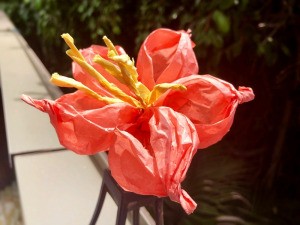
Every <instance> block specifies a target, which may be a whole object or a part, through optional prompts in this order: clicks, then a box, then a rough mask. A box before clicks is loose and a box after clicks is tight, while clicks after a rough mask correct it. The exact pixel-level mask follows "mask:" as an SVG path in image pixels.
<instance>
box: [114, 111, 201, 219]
mask: <svg viewBox="0 0 300 225" xmlns="http://www.w3.org/2000/svg"><path fill="white" fill-rule="evenodd" d="M151 110H152V113H153V115H152V116H151V118H150V120H149V136H150V139H149V144H148V145H147V146H148V148H145V147H144V146H143V145H142V143H141V142H140V141H139V140H138V139H137V138H136V137H134V136H132V135H131V134H130V133H128V132H125V131H120V130H116V134H117V137H116V140H115V141H114V143H113V144H112V146H111V148H110V150H109V165H110V169H111V171H112V176H113V177H114V178H115V179H116V181H117V182H118V183H119V184H120V185H121V186H122V187H123V188H124V189H125V190H128V191H132V192H135V193H138V194H144V195H156V196H159V197H161V196H169V197H170V198H171V200H173V201H176V202H179V203H180V204H181V205H182V207H183V209H184V210H185V211H186V212H187V213H188V214H190V213H192V212H193V211H194V209H195V208H196V206H197V205H196V203H195V202H194V201H193V200H192V199H191V197H190V196H189V195H188V194H187V193H186V192H185V191H184V190H182V188H181V182H182V181H183V180H184V178H185V176H186V172H187V170H188V168H189V166H190V163H191V160H192V158H193V156H194V154H195V153H196V151H197V146H198V142H199V140H198V135H197V132H196V130H195V127H194V125H193V124H192V123H191V121H190V120H189V119H188V118H187V117H185V116H184V115H182V114H180V113H177V112H175V111H173V110H172V109H170V108H167V107H157V108H152V109H151Z"/></svg>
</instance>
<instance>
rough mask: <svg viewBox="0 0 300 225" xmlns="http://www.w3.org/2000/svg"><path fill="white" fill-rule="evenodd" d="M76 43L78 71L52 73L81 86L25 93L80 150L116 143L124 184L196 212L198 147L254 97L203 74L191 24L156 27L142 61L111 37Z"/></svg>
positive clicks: (113, 154) (113, 166) (118, 175)
mask: <svg viewBox="0 0 300 225" xmlns="http://www.w3.org/2000/svg"><path fill="white" fill-rule="evenodd" d="M62 37H63V39H64V40H65V42H66V43H67V45H68V46H69V48H70V49H69V50H68V51H67V54H68V55H69V56H70V57H71V58H72V60H73V61H74V62H73V76H74V79H72V78H68V77H64V76H60V75H58V74H57V73H55V74H53V75H52V77H51V82H52V83H53V84H55V85H57V86H60V87H75V88H77V89H78V90H77V91H76V92H74V93H70V94H65V95H63V96H61V97H60V98H58V99H56V100H55V101H53V100H47V99H44V100H35V99H32V98H30V97H29V96H26V95H23V96H22V99H23V100H24V101H25V102H27V103H28V104H30V105H32V106H34V107H36V108H37V109H39V110H41V111H42V112H46V113H48V115H49V117H50V121H51V123H52V125H53V126H54V128H55V130H56V132H57V135H58V138H59V140H60V143H61V144H62V145H63V146H65V147H66V148H67V149H70V150H72V151H74V152H76V153H78V154H86V155H89V154H95V153H97V152H100V151H109V154H108V159H109V167H110V170H111V173H112V176H113V177H114V179H115V180H116V181H117V182H118V183H119V185H120V186H121V187H122V188H123V189H125V190H127V191H131V192H135V193H137V194H142V195H155V196H158V197H164V196H169V197H170V199H171V200H173V201H175V202H178V203H180V204H181V205H182V207H183V209H184V210H185V211H186V213H188V214H190V213H192V212H193V211H194V209H195V208H196V206H197V205H196V203H195V202H194V201H193V200H192V199H191V197H190V196H189V195H188V193H186V192H185V191H184V190H183V189H182V188H181V182H182V181H183V180H184V178H185V176H186V172H187V170H188V168H189V166H190V163H191V160H192V158H193V156H194V155H195V153H196V152H197V149H201V148H205V147H208V146H210V145H212V144H214V143H216V142H218V141H219V140H220V139H221V138H222V137H223V136H224V135H225V134H226V133H227V132H228V131H229V129H230V126H231V124H232V122H233V118H234V114H235V110H236V108H237V105H238V104H240V103H243V102H247V101H250V100H252V99H253V98H254V94H253V92H252V89H251V88H247V87H240V88H239V89H238V90H236V89H235V88H234V87H233V86H232V85H231V84H230V83H228V82H225V81H223V80H221V79H218V78H216V77H213V76H210V75H197V74H198V64H197V61H196V57H195V54H194V51H193V47H194V43H193V42H192V41H191V39H190V34H189V33H188V32H185V31H173V30H169V29H157V30H155V31H154V32H152V33H151V34H150V35H149V36H148V37H147V38H146V40H145V41H144V43H143V44H142V46H141V49H140V51H139V54H138V58H137V64H136V67H135V65H134V60H133V59H130V58H129V56H128V55H127V54H126V53H125V51H124V50H123V49H122V48H121V47H118V46H114V45H113V44H112V42H111V41H110V40H109V39H108V38H106V37H104V38H103V40H104V42H105V44H106V47H103V46H96V45H93V46H91V47H89V48H87V49H83V50H78V49H77V48H76V46H75V45H74V40H73V38H72V37H71V36H70V35H68V34H63V35H62Z"/></svg>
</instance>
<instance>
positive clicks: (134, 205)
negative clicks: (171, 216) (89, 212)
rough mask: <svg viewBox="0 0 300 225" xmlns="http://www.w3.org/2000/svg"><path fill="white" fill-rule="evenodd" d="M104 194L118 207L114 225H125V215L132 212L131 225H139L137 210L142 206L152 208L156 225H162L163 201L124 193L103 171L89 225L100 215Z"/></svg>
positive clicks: (107, 173) (152, 197) (107, 171)
mask: <svg viewBox="0 0 300 225" xmlns="http://www.w3.org/2000/svg"><path fill="white" fill-rule="evenodd" d="M106 193H109V194H110V195H111V197H112V198H113V200H114V201H115V203H116V204H117V206H118V212H117V218H116V225H125V222H126V218H127V213H128V212H129V211H131V210H132V211H133V225H139V209H140V207H142V206H152V207H154V209H155V221H156V225H163V224H164V221H163V199H162V198H158V197H156V196H152V195H138V194H135V193H132V192H128V191H124V190H123V189H122V188H121V187H120V186H119V185H118V184H117V182H116V181H115V180H114V178H113V177H112V176H111V173H110V171H109V170H104V174H103V181H102V187H101V191H100V194H99V198H98V202H97V205H96V208H95V211H94V214H93V217H92V219H91V222H90V225H95V224H96V222H97V220H98V217H99V215H100V212H101V209H102V206H103V203H104V200H105V196H106Z"/></svg>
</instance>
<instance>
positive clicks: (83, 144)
mask: <svg viewBox="0 0 300 225" xmlns="http://www.w3.org/2000/svg"><path fill="white" fill-rule="evenodd" d="M76 99H77V100H78V102H80V103H79V104H77V103H76ZM22 100H24V101H25V102H26V103H28V104H30V105H32V106H34V107H36V108H37V109H39V110H41V111H43V112H46V113H48V115H49V117H50V121H51V123H52V125H53V126H54V128H55V130H56V133H57V136H58V138H59V141H60V143H61V144H62V145H63V146H64V147H66V148H67V149H70V150H72V151H74V152H76V153H77V154H85V155H90V154H94V153H96V152H99V151H106V150H108V148H109V146H110V144H111V142H112V139H113V137H114V133H113V131H114V129H115V128H116V127H120V129H125V128H127V126H128V124H130V123H133V122H134V120H135V118H136V117H137V116H138V114H139V110H137V109H136V108H134V107H132V106H130V105H128V104H123V103H120V104H112V105H107V106H103V107H100V108H99V107H98V108H96V106H100V102H99V101H97V100H94V99H92V98H90V97H89V96H86V95H84V94H82V92H80V91H77V92H75V93H72V94H67V95H63V96H62V97H61V98H59V99H57V100H56V101H52V100H34V99H32V98H30V97H29V96H26V95H23V96H22ZM70 101H72V105H71V104H69V102H70Z"/></svg>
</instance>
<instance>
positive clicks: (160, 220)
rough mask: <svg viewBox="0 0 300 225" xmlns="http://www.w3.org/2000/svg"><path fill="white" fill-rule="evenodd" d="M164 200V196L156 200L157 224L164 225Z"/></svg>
mask: <svg viewBox="0 0 300 225" xmlns="http://www.w3.org/2000/svg"><path fill="white" fill-rule="evenodd" d="M163 204H164V202H163V199H162V198H158V199H157V200H156V201H155V208H156V210H155V211H156V213H155V222H156V225H164V214H163V210H164V208H163V207H164V205H163Z"/></svg>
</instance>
